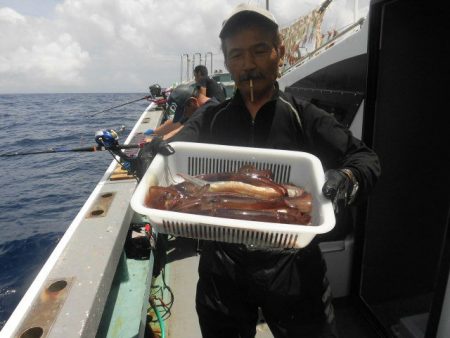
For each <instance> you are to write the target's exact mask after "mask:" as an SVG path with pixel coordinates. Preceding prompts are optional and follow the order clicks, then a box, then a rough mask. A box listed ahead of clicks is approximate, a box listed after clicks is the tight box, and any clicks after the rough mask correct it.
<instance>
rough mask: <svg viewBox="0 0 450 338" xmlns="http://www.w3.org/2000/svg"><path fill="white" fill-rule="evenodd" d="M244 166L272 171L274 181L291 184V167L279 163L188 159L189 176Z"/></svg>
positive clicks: (232, 169) (205, 158)
mask: <svg viewBox="0 0 450 338" xmlns="http://www.w3.org/2000/svg"><path fill="white" fill-rule="evenodd" d="M244 165H253V166H255V167H256V168H257V169H258V170H270V171H271V172H272V173H273V175H274V181H275V182H278V183H289V181H290V177H291V166H290V165H285V164H277V163H267V162H252V161H247V160H242V161H240V160H224V159H217V158H208V157H191V156H190V157H188V168H187V171H188V175H192V176H195V175H201V174H206V173H208V174H213V173H219V172H233V171H237V170H239V168H241V167H242V166H244Z"/></svg>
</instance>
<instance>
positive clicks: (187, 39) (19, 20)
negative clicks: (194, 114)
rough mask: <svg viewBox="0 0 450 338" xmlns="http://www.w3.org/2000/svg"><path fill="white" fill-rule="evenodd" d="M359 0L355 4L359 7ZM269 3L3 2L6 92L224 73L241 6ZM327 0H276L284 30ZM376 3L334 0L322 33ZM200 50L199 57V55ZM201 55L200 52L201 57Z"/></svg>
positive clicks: (164, 81)
mask: <svg viewBox="0 0 450 338" xmlns="http://www.w3.org/2000/svg"><path fill="white" fill-rule="evenodd" d="M355 1H356V5H355ZM242 2H244V3H250V4H254V5H260V6H262V7H264V6H265V5H266V1H265V0H262V1H261V0H260V1H256V0H254V1H251V0H247V1H243V0H220V1H219V0H190V1H185V0H0V94H1V93H3V94H4V93H60V92H61V93H91V92H93V93H113V92H114V93H116V92H140V93H142V92H147V91H148V87H149V86H150V85H152V84H155V83H157V84H159V85H161V87H168V86H170V85H172V84H174V83H175V82H180V81H181V80H183V81H184V80H186V78H187V73H188V74H189V76H191V73H192V72H191V71H190V69H191V68H192V63H191V64H190V65H189V71H188V72H187V64H186V60H187V57H186V56H183V55H184V54H188V55H189V58H190V59H191V60H192V59H193V57H194V55H195V64H198V63H200V55H201V58H202V63H203V64H204V63H205V56H206V55H207V57H208V61H207V64H206V65H207V67H208V68H210V62H211V53H212V60H213V69H212V70H211V69H209V71H210V73H212V72H214V71H215V70H223V71H226V70H225V67H224V65H223V57H222V53H221V51H220V40H219V38H218V34H219V30H220V27H221V24H222V21H223V19H224V18H225V17H226V15H227V14H228V13H230V12H231V10H232V9H233V8H234V7H235V6H236V5H238V4H239V3H242ZM322 2H323V0H304V1H301V0H272V1H271V2H270V4H269V8H270V10H271V12H272V13H273V14H274V15H275V17H276V19H277V21H278V23H279V25H280V27H281V28H282V27H285V26H287V25H289V24H290V23H292V22H294V21H295V19H297V18H298V17H300V16H302V15H305V14H308V13H309V12H310V11H311V10H313V9H315V8H317V7H319V6H320V4H321V3H322ZM368 3H369V0H334V1H333V2H332V3H331V5H330V6H329V8H328V10H327V12H326V15H325V17H324V23H323V26H322V28H323V31H326V30H329V29H339V28H341V27H344V26H346V25H348V24H350V23H352V22H353V21H354V19H355V10H354V9H355V7H356V8H357V13H358V14H356V17H357V18H359V17H360V16H362V15H364V14H365V13H366V12H367V8H368ZM196 53H197V54H196ZM198 53H200V55H199V54H198Z"/></svg>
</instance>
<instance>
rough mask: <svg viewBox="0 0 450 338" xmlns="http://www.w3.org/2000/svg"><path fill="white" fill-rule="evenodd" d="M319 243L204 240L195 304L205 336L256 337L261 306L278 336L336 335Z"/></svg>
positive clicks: (210, 337) (324, 265)
mask: <svg viewBox="0 0 450 338" xmlns="http://www.w3.org/2000/svg"><path fill="white" fill-rule="evenodd" d="M325 272H326V264H325V261H324V260H323V258H322V254H321V252H320V249H319V247H318V245H317V244H315V243H311V244H310V245H309V246H307V247H306V248H303V249H299V250H294V249H264V250H262V249H252V248H248V247H246V246H244V245H236V244H228V243H219V242H205V243H204V246H203V250H202V254H201V257H200V264H199V282H198V284H197V296H196V308H197V313H198V316H199V321H200V327H201V331H202V336H203V338H221V337H223V338H225V337H226V338H234V337H235V338H238V337H239V338H253V337H254V336H255V334H256V324H257V320H258V308H261V310H262V313H263V315H264V319H265V321H266V322H267V324H268V326H269V328H270V330H271V331H272V334H273V335H274V337H275V338H281V337H283V338H291V337H292V338H294V337H295V338H303V337H305V338H307V337H308V338H309V337H337V332H336V327H335V319H334V310H333V306H332V304H331V299H332V297H331V291H330V287H329V284H328V281H327V279H326V277H325Z"/></svg>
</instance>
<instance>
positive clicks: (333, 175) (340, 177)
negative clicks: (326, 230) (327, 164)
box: [322, 168, 358, 213]
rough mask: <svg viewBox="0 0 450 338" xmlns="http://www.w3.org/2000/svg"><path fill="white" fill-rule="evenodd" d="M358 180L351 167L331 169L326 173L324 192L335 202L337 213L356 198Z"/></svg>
mask: <svg viewBox="0 0 450 338" xmlns="http://www.w3.org/2000/svg"><path fill="white" fill-rule="evenodd" d="M357 190H358V181H357V180H356V178H355V176H354V175H353V173H352V171H351V170H350V169H347V168H345V169H339V170H335V169H331V170H328V171H327V172H326V173H325V184H324V185H323V187H322V192H323V194H324V195H325V197H326V198H328V199H330V200H331V201H332V202H333V207H334V211H335V212H336V213H337V212H338V211H339V210H340V208H341V207H346V206H347V205H349V204H351V203H352V202H353V200H354V199H355V196H356V192H357Z"/></svg>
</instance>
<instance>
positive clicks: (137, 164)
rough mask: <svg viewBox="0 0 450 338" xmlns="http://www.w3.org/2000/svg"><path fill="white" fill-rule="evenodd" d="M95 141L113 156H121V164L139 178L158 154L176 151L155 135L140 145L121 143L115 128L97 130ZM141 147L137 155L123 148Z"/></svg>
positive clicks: (168, 153)
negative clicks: (149, 140) (129, 153)
mask: <svg viewBox="0 0 450 338" xmlns="http://www.w3.org/2000/svg"><path fill="white" fill-rule="evenodd" d="M95 142H97V144H98V145H99V146H101V147H104V148H105V149H106V150H108V151H109V152H110V153H111V154H112V155H113V156H118V157H119V158H120V160H121V161H120V164H121V166H122V168H123V169H125V170H126V171H127V172H128V173H129V174H130V175H133V176H135V177H136V178H137V179H138V180H140V179H141V178H142V176H144V174H145V171H146V170H147V168H148V166H149V165H150V163H151V162H152V160H153V158H154V157H155V156H156V154H162V155H164V156H169V155H172V154H174V153H175V150H174V149H173V148H172V146H170V144H168V143H167V142H166V141H164V140H163V139H162V138H161V137H157V136H155V137H153V139H152V141H151V142H144V143H141V144H139V145H119V133H118V132H116V131H115V130H113V129H106V130H101V131H97V132H96V133H95ZM133 148H134V149H136V148H137V149H139V151H138V152H137V155H134V156H129V155H127V154H126V153H125V152H123V151H122V150H123V149H133Z"/></svg>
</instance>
